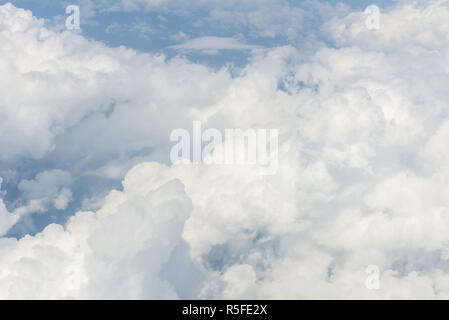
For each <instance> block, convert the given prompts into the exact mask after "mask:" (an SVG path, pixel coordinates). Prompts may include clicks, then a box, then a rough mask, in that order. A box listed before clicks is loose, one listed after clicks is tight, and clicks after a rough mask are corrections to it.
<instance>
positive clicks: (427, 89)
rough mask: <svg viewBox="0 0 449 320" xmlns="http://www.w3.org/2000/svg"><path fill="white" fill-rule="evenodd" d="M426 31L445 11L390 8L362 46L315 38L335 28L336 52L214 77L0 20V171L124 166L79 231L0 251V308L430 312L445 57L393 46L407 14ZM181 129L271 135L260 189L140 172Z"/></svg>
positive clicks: (441, 286) (408, 45)
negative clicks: (134, 301) (201, 306)
mask: <svg viewBox="0 0 449 320" xmlns="http://www.w3.org/2000/svg"><path fill="white" fill-rule="evenodd" d="M133 3H134V2H129V6H130V7H129V8H131V7H132V5H133ZM160 4H162V2H161V3H160ZM150 5H159V3H156V2H155V3H151V4H150ZM436 12H439V13H440V14H441V15H442V16H443V17H444V16H445V14H446V12H447V10H446V7H445V5H444V4H443V3H437V2H431V3H429V4H428V5H424V6H423V7H418V6H413V7H411V6H410V5H406V4H399V5H398V6H397V7H396V8H395V9H392V10H391V12H387V13H385V15H386V16H385V17H384V18H383V21H384V22H386V26H389V24H388V23H389V22H388V21H394V19H393V17H395V16H403V18H404V21H403V22H401V23H402V24H403V25H400V26H399V27H398V28H395V27H394V28H393V27H392V28H390V29H388V30H382V28H383V27H382V25H381V29H380V30H379V34H378V36H373V38H372V39H373V43H370V42H369V40H368V39H366V38H364V37H363V36H362V34H363V33H364V31H362V29H359V27H358V26H357V23H356V22H355V20H354V19H355V18H354V16H353V15H349V16H348V17H346V18H344V19H343V20H341V21H340V20H338V19H337V20H335V21H332V22H331V24H334V25H335V26H337V25H339V24H340V23H347V22H348V21H349V22H350V23H349V24H348V25H349V27H348V28H349V29H348V30H350V31H348V32H347V33H346V32H343V33H342V34H341V38H338V32H332V31H329V32H330V35H329V36H330V37H334V40H335V41H336V42H335V43H336V44H337V47H336V48H327V47H322V48H321V49H319V50H316V51H314V52H313V53H304V52H303V51H302V50H301V49H299V48H294V47H292V46H285V47H278V48H274V49H271V50H263V51H257V52H254V54H253V56H252V58H251V62H250V63H249V64H248V65H247V66H246V67H245V68H244V69H243V70H242V72H241V73H239V74H238V75H236V76H234V77H231V75H230V74H231V70H228V69H226V68H223V69H221V70H219V71H213V70H210V69H208V68H206V67H204V66H201V65H196V64H192V63H189V62H188V61H186V60H183V59H180V58H174V59H172V60H166V58H165V57H163V56H151V55H144V54H139V53H136V52H134V51H131V50H127V49H125V48H117V49H111V48H107V47H105V46H104V45H102V44H100V43H96V42H92V41H87V40H85V39H84V38H82V37H80V36H77V35H73V34H70V33H62V34H57V33H52V32H49V31H48V30H46V29H44V28H43V27H42V26H41V24H40V22H39V21H37V20H35V19H32V18H31V15H30V14H29V13H27V12H25V11H21V10H17V9H15V8H14V7H12V6H11V5H6V6H2V7H0V16H1V17H2V19H0V26H1V28H0V30H1V33H0V37H1V40H4V41H3V42H2V43H4V44H5V47H9V48H13V49H15V51H14V53H9V52H10V51H11V50H10V51H6V50H4V51H0V55H1V57H2V58H4V59H0V68H2V71H5V73H2V74H4V75H9V77H8V78H7V79H5V78H4V77H3V76H2V77H0V79H1V81H2V83H3V84H4V85H5V86H6V87H2V86H0V88H1V89H0V90H1V92H0V93H1V94H0V97H1V98H0V106H1V107H0V110H1V111H0V112H1V115H2V117H3V118H4V119H8V120H9V119H11V121H8V125H7V126H6V127H4V128H3V132H2V133H3V134H4V135H1V136H0V137H15V140H16V143H15V144H13V143H12V142H11V139H10V138H9V139H7V138H4V139H2V140H0V149H1V150H5V152H4V153H2V156H3V161H5V163H7V162H6V161H12V160H14V159H19V158H20V157H28V158H30V159H36V158H45V157H46V156H47V157H48V156H49V155H53V156H54V157H55V158H54V159H58V160H59V161H60V162H59V163H64V161H68V162H69V163H71V164H73V166H72V167H73V168H71V171H70V176H71V178H72V179H73V178H74V177H75V176H77V175H82V174H83V173H85V172H86V171H87V172H89V174H96V175H98V176H107V177H114V178H120V177H121V176H122V175H123V172H125V171H127V170H128V169H129V168H130V167H133V166H134V168H133V169H131V170H130V171H128V173H127V174H126V177H125V178H124V180H123V191H118V190H115V191H112V192H111V193H110V194H109V195H108V196H107V197H106V198H105V199H104V201H103V202H102V206H101V208H100V209H99V210H97V211H96V212H78V213H77V214H76V215H75V216H74V217H72V218H71V220H70V221H69V222H68V223H67V225H65V226H64V227H62V226H58V225H50V226H48V227H47V228H46V229H45V230H44V231H43V232H42V233H40V234H38V235H36V236H26V237H24V238H22V239H20V240H18V241H16V240H11V239H2V240H1V242H0V298H63V297H72V298H233V299H237V298H295V299H298V298H362V299H364V298H447V297H448V296H449V282H448V279H449V278H448V277H447V275H448V274H447V273H448V265H447V250H448V247H449V246H448V244H449V235H448V233H447V232H446V230H447V228H448V226H449V220H448V217H449V210H448V208H449V203H448V200H447V199H449V197H448V191H447V185H448V178H449V167H448V165H447V160H448V159H447V158H448V157H447V154H448V152H447V141H448V140H447V136H448V119H447V115H448V113H447V108H448V107H447V101H448V98H449V97H448V92H447V86H448V84H449V75H448V73H447V67H446V65H447V56H446V54H445V52H446V51H447V49H448V47H447V44H446V43H445V42H444V41H443V40H441V41H439V40H438V39H437V38H435V39H433V38H432V37H430V38H426V37H424V36H422V37H421V36H420V37H416V39H415V38H413V37H409V36H408V35H409V32H410V31H409V30H410V29H409V28H411V27H412V26H411V24H412V22H411V21H412V19H411V18H412V17H415V15H418V16H420V17H421V16H422V17H423V19H424V21H425V22H426V23H425V24H424V28H425V32H427V33H432V32H437V33H438V32H439V30H443V29H444V25H443V27H442V26H441V24H440V23H439V22H441V23H443V20H444V19H442V18H441V16H440V15H439V14H436ZM357 17H358V18H360V17H361V16H360V15H358V16H357ZM408 18H410V19H408ZM389 19H391V20H389ZM426 19H427V20H426ZM446 20H447V19H446ZM446 20H444V21H446ZM432 21H436V23H433V22H432ZM362 22H363V21H362ZM391 23H392V22H391ZM362 26H364V24H362ZM328 27H329V25H328V26H326V27H323V30H330V29H326V28H328ZM441 28H443V29H441ZM331 29H332V28H331ZM338 30H339V29H338ZM345 30H346V29H345ZM422 32H424V31H422ZM335 37H337V38H335ZM388 39H397V42H396V43H397V45H396V44H395V42H390V41H389V40H388ZM437 40H438V41H437ZM25 44H26V46H25ZM24 47H26V48H27V50H23V48H24ZM416 48H419V50H416ZM19 49H20V50H19ZM5 61H6V62H5ZM17 88H20V90H17ZM49 88H51V90H52V91H51V93H52V95H48V90H50V89H49ZM281 88H282V89H281ZM24 92H25V93H27V94H24ZM80 93H82V94H80ZM49 96H50V98H49ZM67 101H69V102H67ZM192 119H201V120H202V121H203V123H204V124H205V126H210V127H216V128H219V129H222V128H246V127H248V128H249V127H263V128H279V129H280V138H279V143H280V145H279V170H278V174H277V175H274V176H260V175H259V171H258V168H257V167H252V166H226V165H224V166H203V165H197V166H191V165H190V166H189V165H178V166H172V167H168V166H166V165H163V164H161V163H157V162H149V160H154V159H151V157H150V156H149V155H148V154H141V153H139V151H140V150H142V149H145V148H155V149H157V152H156V155H157V156H158V157H159V158H158V159H156V160H158V161H160V162H162V161H163V160H164V159H163V158H164V154H165V151H167V150H168V148H169V145H168V136H169V135H168V132H169V131H170V129H172V128H176V127H185V128H189V127H188V125H190V124H191V120H192ZM0 130H1V129H0ZM0 139H1V138H0ZM117 150H119V151H118V152H117ZM93 151H95V152H93ZM167 154H168V152H167ZM105 159H106V160H105ZM111 159H113V160H111ZM142 162H143V163H142ZM10 163H11V162H10ZM47 175H48V177H49V178H48V179H45V177H46V176H47ZM57 176H58V177H59V176H62V175H61V174H58V175H57ZM56 180H57V179H56V178H55V176H54V172H53V174H50V175H49V173H48V172H47V173H46V174H44V173H43V174H42V175H37V176H36V178H35V179H34V180H31V181H27V182H23V183H22V188H21V189H22V190H23V191H24V192H25V194H26V197H28V199H30V200H33V199H39V198H40V197H41V196H48V195H51V198H55V195H58V192H57V191H55V190H60V188H61V186H62V185H67V184H64V183H61V182H55V181H56ZM57 181H60V180H57ZM42 185H46V186H49V188H45V189H42V190H46V191H45V193H44V194H43V195H42V194H40V192H41V188H40V186H42ZM42 192H43V191H42ZM47 192H48V193H47ZM56 199H57V200H56V202H55V204H56V205H57V206H64V201H63V200H64V199H62V200H61V199H59V198H58V197H57V196H56ZM60 200H61V201H60ZM95 200H98V199H95ZM0 207H1V206H0ZM1 208H2V207H1ZM1 208H0V219H3V218H2V217H6V220H5V221H6V223H4V222H3V223H2V224H1V226H2V227H3V226H4V227H3V229H4V230H7V229H8V227H9V225H10V223H11V221H12V220H10V219H11V214H10V213H8V212H7V210H6V208H4V209H3V210H2V209H1ZM0 221H3V220H0ZM180 265H181V266H184V267H185V268H175V267H174V266H176V267H178V266H180ZM368 265H378V266H379V268H380V270H381V277H380V287H381V289H380V290H378V291H375V290H368V289H367V288H366V287H365V280H366V277H367V275H366V273H365V269H366V267H367V266H368ZM180 273H181V275H180Z"/></svg>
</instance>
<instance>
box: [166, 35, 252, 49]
mask: <svg viewBox="0 0 449 320" xmlns="http://www.w3.org/2000/svg"><path fill="white" fill-rule="evenodd" d="M173 48H175V49H178V50H252V49H257V48H260V47H259V46H255V45H248V44H244V43H241V42H240V41H238V40H237V39H234V38H223V37H201V38H195V39H191V40H187V41H186V42H184V43H182V44H179V45H175V46H173Z"/></svg>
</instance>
